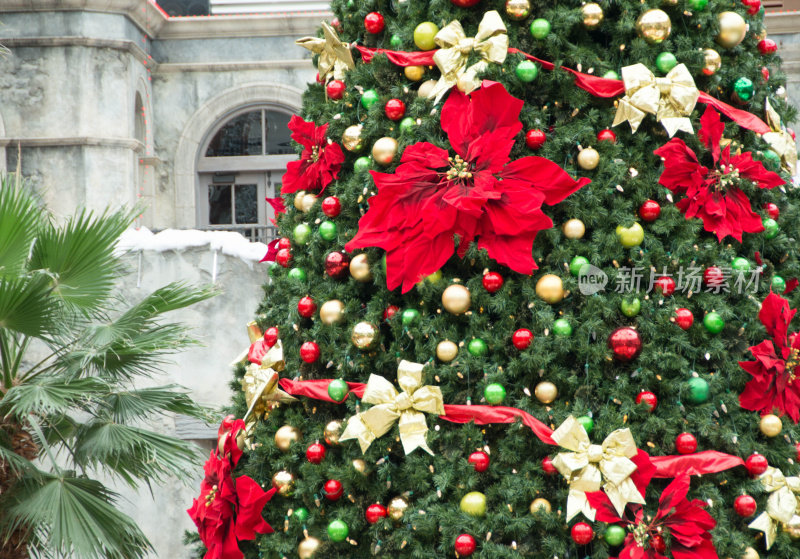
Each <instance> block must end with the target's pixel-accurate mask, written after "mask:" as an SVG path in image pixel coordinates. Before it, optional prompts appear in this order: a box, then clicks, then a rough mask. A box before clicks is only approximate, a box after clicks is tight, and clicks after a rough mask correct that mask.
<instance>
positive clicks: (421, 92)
mask: <svg viewBox="0 0 800 559" xmlns="http://www.w3.org/2000/svg"><path fill="white" fill-rule="evenodd" d="M435 86H436V80H428V81H426V82H422V85H420V86H419V89H418V90H417V95H418V96H420V97H427V96H428V95H429V94H430V92H431V91H432V90H433V88H434V87H435Z"/></svg>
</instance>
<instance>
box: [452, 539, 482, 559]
mask: <svg viewBox="0 0 800 559" xmlns="http://www.w3.org/2000/svg"><path fill="white" fill-rule="evenodd" d="M475 546H476V544H475V538H473V537H472V536H470V535H469V534H461V535H459V536H457V537H456V543H455V544H454V545H453V548H454V549H455V552H456V553H458V554H459V555H460V556H461V557H469V556H470V555H472V554H473V553H474V552H475Z"/></svg>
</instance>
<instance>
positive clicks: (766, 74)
mask: <svg viewBox="0 0 800 559" xmlns="http://www.w3.org/2000/svg"><path fill="white" fill-rule="evenodd" d="M761 78H762V79H763V80H764V83H767V82H768V81H769V68H767V67H766V66H762V67H761Z"/></svg>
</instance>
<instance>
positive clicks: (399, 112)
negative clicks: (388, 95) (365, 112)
mask: <svg viewBox="0 0 800 559" xmlns="http://www.w3.org/2000/svg"><path fill="white" fill-rule="evenodd" d="M383 112H385V113H386V116H387V117H388V118H389V120H400V119H401V118H403V116H404V115H405V114H406V104H405V103H403V102H402V101H401V100H400V99H389V100H388V101H386V106H385V107H384V108H383Z"/></svg>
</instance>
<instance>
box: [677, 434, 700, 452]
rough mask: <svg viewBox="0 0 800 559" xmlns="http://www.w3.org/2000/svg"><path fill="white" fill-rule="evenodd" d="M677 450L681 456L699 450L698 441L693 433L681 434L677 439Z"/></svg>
mask: <svg viewBox="0 0 800 559" xmlns="http://www.w3.org/2000/svg"><path fill="white" fill-rule="evenodd" d="M675 449H676V450H677V451H678V453H680V454H692V453H693V452H694V451H696V450H697V439H696V438H694V435H692V434H691V433H681V434H680V435H678V436H677V437H675Z"/></svg>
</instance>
